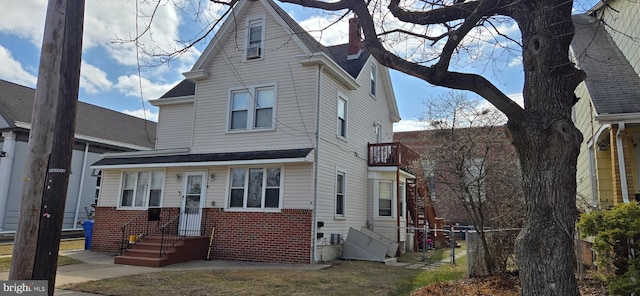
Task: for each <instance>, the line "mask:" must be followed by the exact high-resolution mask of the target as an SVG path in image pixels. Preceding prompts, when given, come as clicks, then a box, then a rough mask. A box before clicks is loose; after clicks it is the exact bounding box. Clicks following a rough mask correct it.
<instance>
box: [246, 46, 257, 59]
mask: <svg viewBox="0 0 640 296" xmlns="http://www.w3.org/2000/svg"><path fill="white" fill-rule="evenodd" d="M257 58H260V46H249V47H247V60H250V59H257Z"/></svg>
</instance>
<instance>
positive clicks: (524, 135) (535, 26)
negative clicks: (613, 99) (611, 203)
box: [508, 0, 584, 296]
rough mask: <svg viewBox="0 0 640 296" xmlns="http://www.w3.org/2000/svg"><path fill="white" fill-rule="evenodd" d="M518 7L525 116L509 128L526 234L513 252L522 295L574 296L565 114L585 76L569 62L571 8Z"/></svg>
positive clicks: (571, 178) (571, 133)
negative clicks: (517, 166) (517, 165)
mask: <svg viewBox="0 0 640 296" xmlns="http://www.w3.org/2000/svg"><path fill="white" fill-rule="evenodd" d="M523 3H524V5H525V6H526V9H523V10H522V11H521V12H520V13H518V15H517V16H514V19H516V21H518V25H519V26H520V29H521V31H522V39H523V45H524V48H523V66H524V70H525V85H524V99H525V110H526V115H525V118H521V119H520V120H517V121H516V120H513V119H511V120H509V123H508V127H509V131H510V132H511V136H512V138H513V144H514V145H515V147H516V150H517V152H518V155H519V157H520V165H521V169H522V175H523V184H522V185H523V190H524V194H525V221H524V228H523V230H522V231H521V232H520V234H519V235H518V238H517V239H516V246H515V247H516V256H517V263H518V269H519V271H520V281H521V285H522V294H523V295H536V296H538V295H562V296H570V295H580V294H579V292H578V285H577V282H576V280H575V275H574V268H573V260H572V258H574V256H575V254H574V248H573V247H574V241H573V234H574V226H575V220H576V217H577V210H576V166H577V158H578V154H579V148H580V143H581V142H582V134H581V133H580V131H579V130H578V129H577V128H576V127H575V126H574V124H573V122H572V121H571V108H572V107H573V105H574V104H575V102H576V98H575V95H574V94H573V92H574V90H575V88H576V86H577V85H578V84H579V83H580V82H581V81H582V80H583V79H584V72H582V71H580V70H577V69H575V67H574V66H573V64H572V63H570V61H569V59H568V51H569V44H570V43H571V39H572V38H573V32H574V28H573V23H572V21H571V7H572V1H566V2H564V1H562V0H560V1H526V2H523ZM532 15H533V16H535V17H532Z"/></svg>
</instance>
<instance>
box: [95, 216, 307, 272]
mask: <svg viewBox="0 0 640 296" xmlns="http://www.w3.org/2000/svg"><path fill="white" fill-rule="evenodd" d="M162 210H163V213H164V212H165V211H167V210H170V211H171V213H172V214H173V215H177V213H178V210H179V209H178V208H171V209H167V208H163V209H162ZM142 212H144V211H134V210H127V211H125V210H116V209H115V208H113V207H98V208H96V218H95V224H94V231H93V242H92V249H93V250H97V251H106V252H117V251H118V244H117V242H119V241H120V240H121V239H122V231H121V226H122V225H123V224H124V223H126V222H127V221H130V220H131V219H133V218H134V217H136V216H137V215H139V214H140V213H142ZM163 215H164V214H163ZM202 217H203V218H202V219H203V220H202V227H201V228H202V233H203V235H205V236H209V235H210V234H211V228H212V227H213V226H215V234H214V238H213V249H212V257H213V258H214V259H226V260H241V261H255V262H277V263H310V262H311V244H312V241H311V236H312V211H311V210H287V209H284V210H282V211H281V212H277V213H264V212H225V211H223V210H222V209H212V208H205V209H203V215H202Z"/></svg>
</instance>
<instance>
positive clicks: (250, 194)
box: [229, 167, 282, 209]
mask: <svg viewBox="0 0 640 296" xmlns="http://www.w3.org/2000/svg"><path fill="white" fill-rule="evenodd" d="M280 173H281V169H280V168H273V167H267V168H232V169H231V186H230V188H231V189H230V192H229V208H230V209H278V208H280V193H281V190H280V188H281V186H282V185H281V177H280V175H281V174H280Z"/></svg>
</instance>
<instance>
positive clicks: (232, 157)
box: [92, 148, 312, 166]
mask: <svg viewBox="0 0 640 296" xmlns="http://www.w3.org/2000/svg"><path fill="white" fill-rule="evenodd" d="M311 150H312V148H301V149H286V150H268V151H245V152H226V153H204V154H184V155H163V156H146V157H144V156H143V157H121V158H116V157H114V158H103V159H101V160H99V161H98V162H96V163H94V164H92V165H93V166H103V165H127V164H156V163H187V162H217V161H238V160H260V159H287V158H301V157H306V156H307V155H309V153H310V152H311Z"/></svg>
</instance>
